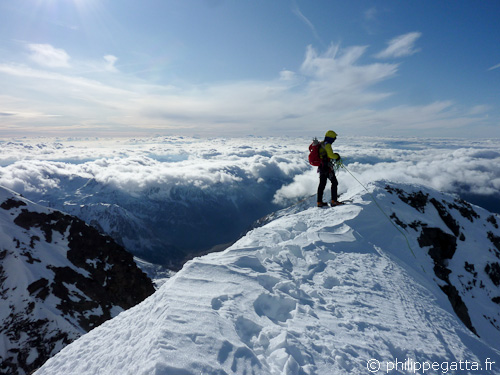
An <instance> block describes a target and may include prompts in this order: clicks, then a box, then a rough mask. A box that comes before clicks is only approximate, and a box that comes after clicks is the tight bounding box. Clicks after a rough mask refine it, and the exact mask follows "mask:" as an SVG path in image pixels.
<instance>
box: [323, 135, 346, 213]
mask: <svg viewBox="0 0 500 375" xmlns="http://www.w3.org/2000/svg"><path fill="white" fill-rule="evenodd" d="M336 139H337V133H335V132H334V131H333V130H328V131H327V132H326V134H325V139H324V140H323V141H322V142H320V147H319V157H320V158H321V164H320V165H319V166H318V173H319V185H318V207H326V206H328V204H327V203H325V202H323V192H324V191H325V187H326V182H327V180H330V182H331V183H332V187H331V193H332V195H331V206H332V207H334V206H338V205H340V204H343V203H342V202H339V201H338V200H337V199H338V197H337V186H338V184H339V183H338V181H337V177H335V170H334V163H335V162H336V161H338V162H340V160H341V159H340V155H339V154H337V153H336V152H333V150H332V143H333V142H335V140H336Z"/></svg>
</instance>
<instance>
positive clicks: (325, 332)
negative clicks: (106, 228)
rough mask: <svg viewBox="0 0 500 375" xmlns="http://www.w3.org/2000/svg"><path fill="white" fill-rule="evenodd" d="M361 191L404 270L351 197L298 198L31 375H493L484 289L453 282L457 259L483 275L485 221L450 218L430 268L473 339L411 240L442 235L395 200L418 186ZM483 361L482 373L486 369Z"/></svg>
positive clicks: (424, 216)
mask: <svg viewBox="0 0 500 375" xmlns="http://www.w3.org/2000/svg"><path fill="white" fill-rule="evenodd" d="M369 189H370V191H371V194H372V196H374V197H376V199H377V200H378V202H379V203H380V207H381V208H382V209H383V210H384V211H386V212H387V213H389V214H391V213H394V214H395V216H393V219H394V220H396V218H397V219H398V223H399V225H401V227H402V230H404V231H405V233H406V235H407V237H408V238H409V242H410V245H411V247H412V248H413V249H414V250H415V253H416V258H415V257H414V256H413V255H412V254H411V252H410V251H409V249H408V247H407V245H406V242H405V239H404V237H403V236H402V235H401V233H399V232H398V231H397V230H396V229H395V228H394V227H393V226H392V223H390V222H388V221H387V219H386V218H384V217H383V215H381V213H380V211H379V209H378V208H377V206H376V205H375V204H373V201H372V198H371V197H372V196H370V195H369V194H368V193H367V192H365V191H363V190H362V189H361V188H360V189H357V190H356V189H351V190H350V191H349V192H347V194H346V195H345V196H344V199H350V200H351V203H350V204H347V205H345V206H339V207H336V208H334V209H318V208H316V207H314V199H309V200H306V201H303V202H301V203H299V204H297V205H295V206H293V207H291V208H289V209H287V210H284V211H281V212H279V213H276V214H275V215H273V220H272V221H269V222H268V223H267V224H265V225H263V226H261V227H258V228H255V229H254V230H252V231H251V232H249V233H248V234H247V235H246V236H245V237H243V238H242V239H240V240H239V241H237V242H236V243H235V244H234V245H233V246H231V247H230V248H229V249H227V250H225V251H224V252H222V253H213V254H209V255H207V256H204V257H201V258H196V259H194V260H192V261H190V262H188V263H186V265H185V266H184V268H183V269H182V270H181V271H180V272H178V273H177V274H176V275H175V276H174V277H172V278H171V279H170V280H169V281H167V282H166V283H165V284H164V285H163V286H162V287H161V288H160V289H159V290H158V291H157V292H156V293H155V294H154V295H153V296H151V297H149V298H148V299H146V300H145V301H144V302H143V303H141V304H139V305H137V306H136V307H134V308H132V309H130V310H128V311H126V312H123V313H121V314H120V315H119V316H118V317H116V318H114V319H112V320H111V321H108V322H106V323H105V324H103V325H101V326H100V327H98V328H96V329H94V330H93V331H91V332H90V333H88V334H86V335H84V336H83V337H81V338H80V339H79V340H77V341H75V342H74V343H72V344H71V345H69V346H68V347H66V348H65V349H64V350H62V351H61V352H60V353H59V354H58V355H56V356H55V357H54V358H52V359H50V360H49V361H48V362H47V363H46V364H45V365H44V366H43V367H42V368H41V369H40V370H38V371H37V372H36V375H49V374H50V375H52V374H67V375H70V374H79V375H87V374H88V375H90V374H107V375H114V374H116V375H118V374H120V375H122V374H143V375H146V374H147V375H151V374H155V375H171V374H175V375H195V374H204V375H222V374H241V375H243V374H247V375H249V374H255V375H257V374H258V375H266V374H270V375H271V374H272V375H275V374H276V375H278V374H279V375H303V374H307V375H313V374H317V375H322V374H346V373H349V374H366V373H367V371H368V370H369V369H367V365H368V366H369V365H370V364H372V365H373V364H374V363H375V364H377V363H378V364H379V365H380V371H384V370H385V369H387V368H388V364H389V363H394V362H395V361H400V362H401V363H402V362H404V361H407V360H409V361H413V362H412V363H416V362H418V363H438V364H443V363H448V364H450V363H455V365H456V364H457V363H459V361H467V363H469V364H471V363H474V364H476V365H477V370H479V366H480V370H481V372H479V371H478V373H481V374H499V373H500V345H499V344H498V343H499V342H500V339H499V331H498V330H496V329H492V326H491V323H490V321H491V320H492V319H496V317H497V316H498V313H499V309H498V305H497V304H495V302H494V301H493V300H494V298H493V300H492V298H491V297H493V295H494V293H496V295H497V296H498V295H500V293H499V291H498V286H496V285H495V282H494V279H492V278H491V277H489V276H488V275H489V273H488V272H485V273H484V275H482V274H481V275H480V274H479V273H478V274H477V275H476V279H477V280H479V279H480V281H476V282H477V283H482V284H483V286H484V287H482V288H481V287H480V285H479V284H478V285H477V287H474V286H472V287H470V289H469V290H467V288H464V287H463V288H460V287H459V286H458V284H457V282H460V280H462V282H463V280H464V277H463V272H462V268H463V261H464V259H466V258H467V256H468V255H467V254H469V253H471V252H472V255H470V256H471V257H473V258H476V259H478V258H480V259H479V260H480V262H482V263H480V264H481V265H482V266H484V264H490V265H491V264H494V260H493V259H494V258H495V257H496V254H495V253H494V252H493V251H492V250H493V249H492V248H493V247H494V241H493V240H490V239H488V238H487V237H486V236H485V235H484V234H485V231H486V232H488V233H492V236H498V234H499V233H498V228H495V225H494V223H493V222H492V221H493V219H489V220H488V218H490V217H493V218H495V217H494V216H491V214H489V213H487V212H486V211H484V210H482V211H480V210H479V209H478V208H475V209H476V210H477V211H476V212H478V218H476V219H474V220H475V222H470V221H469V220H468V219H463V218H460V217H455V218H454V219H455V220H456V223H457V225H458V227H459V232H460V231H462V229H463V232H465V233H466V236H467V239H464V240H463V241H462V242H463V243H459V244H458V245H457V249H456V251H455V253H454V254H453V256H452V258H451V259H448V258H447V261H446V262H445V261H444V260H443V262H442V264H441V266H442V267H444V268H446V269H447V270H448V271H449V272H448V271H446V272H447V273H448V281H449V284H450V285H456V286H455V287H456V289H457V292H458V293H459V294H460V295H461V296H462V299H463V301H465V305H466V306H467V307H468V314H469V316H470V318H471V322H472V325H473V327H474V328H475V330H476V333H473V332H472V331H471V330H470V329H469V328H467V327H466V325H465V324H464V323H463V322H462V321H461V320H460V319H459V318H458V317H457V315H456V313H455V311H454V309H453V307H452V304H450V299H449V298H448V296H447V295H446V294H445V293H444V292H443V288H442V286H443V285H444V284H443V283H444V280H443V279H440V278H438V277H436V274H435V270H436V261H435V259H433V257H431V256H430V255H429V252H431V251H430V249H429V247H430V246H428V245H427V244H425V243H424V244H422V246H420V245H419V241H418V239H419V238H420V237H421V236H422V233H423V231H424V230H423V229H425V228H431V227H436V228H440V230H442V231H443V232H445V233H447V234H449V233H450V232H451V231H450V229H449V228H448V226H447V224H445V223H444V221H443V220H442V218H441V216H440V214H439V212H438V210H437V209H435V208H432V207H434V206H431V205H429V204H428V203H427V202H425V203H422V204H423V206H418V205H417V207H419V210H420V211H419V210H417V209H416V208H415V207H413V206H412V205H411V204H408V202H405V201H404V199H406V198H408V197H413V195H412V194H414V193H415V194H417V191H422V189H424V188H422V187H415V186H408V185H401V184H399V185H393V184H391V188H390V189H388V188H387V183H385V182H379V183H376V184H373V185H370V187H369ZM396 189H398V190H396ZM399 191H402V192H405V193H406V194H407V195H404V194H401V195H400V196H401V197H403V198H404V199H401V198H400V196H399V195H398V194H396V193H395V192H399ZM425 194H429V195H430V196H432V197H434V198H435V199H436V200H437V201H441V202H442V201H443V199H444V200H446V199H447V200H451V201H453V197H450V196H445V195H442V194H441V193H438V192H436V191H433V190H430V189H426V190H425V193H424V195H425ZM417 195H418V194H417ZM409 202H410V203H413V201H411V200H410V201H409ZM422 210H423V212H422ZM450 210H451V211H453V210H455V209H450ZM416 212H417V213H416ZM418 213H419V214H418ZM453 213H454V214H456V212H454V211H453ZM419 215H420V216H419ZM478 221H479V222H478ZM405 222H408V223H411V224H412V227H409V226H408V225H407V224H405ZM402 224H404V225H407V227H406V228H405V227H404V226H403V225H402ZM417 224H418V225H417ZM413 227H415V229H414V228H413ZM483 227H484V228H483ZM464 228H465V229H464ZM483 237H484V238H483ZM492 238H496V237H492ZM459 241H460V240H459ZM466 241H471V242H466ZM470 244H474V248H473V249H470V248H469V249H467V246H468V245H470ZM466 245H467V246H466ZM478 254H480V255H479V256H478ZM456 257H458V258H456ZM455 263H456V264H455ZM491 267H492V266H490V268H491ZM469 269H471V268H470V266H469ZM440 270H442V269H440ZM477 270H479V268H476V271H477ZM465 272H466V271H465ZM469 274H470V272H469ZM483 276H484V277H483ZM467 285H469V284H468V283H465V284H464V286H467ZM464 291H465V292H470V293H471V294H470V295H467V294H464ZM472 293H475V294H474V297H472ZM470 300H473V301H474V303H472V304H471V303H469V302H470ZM495 307H496V308H495ZM481 314H483V315H486V314H488V315H489V320H488V319H486V318H484V317H481ZM478 335H479V336H478ZM487 361H490V362H487ZM492 362H496V363H497V364H498V365H497V367H496V368H495V367H494V365H493V366H491V365H490V366H487V364H488V363H490V364H491V363H492ZM384 366H385V367H384ZM372 369H373V368H372ZM467 370H470V371H469V372H467V371H465V370H464V371H463V373H473V372H471V371H473V370H474V369H472V368H468V369H467ZM384 372H385V371H384ZM441 373H444V372H443V371H442V372H441Z"/></svg>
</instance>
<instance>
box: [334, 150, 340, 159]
mask: <svg viewBox="0 0 500 375" xmlns="http://www.w3.org/2000/svg"><path fill="white" fill-rule="evenodd" d="M333 156H336V158H335V159H334V160H340V155H339V154H337V153H336V152H335V153H333Z"/></svg>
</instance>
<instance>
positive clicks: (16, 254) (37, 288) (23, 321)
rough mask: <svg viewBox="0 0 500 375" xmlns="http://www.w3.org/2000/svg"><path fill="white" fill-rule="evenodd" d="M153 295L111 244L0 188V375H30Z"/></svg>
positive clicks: (139, 273) (119, 249) (73, 221)
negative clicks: (48, 360)
mask: <svg viewBox="0 0 500 375" xmlns="http://www.w3.org/2000/svg"><path fill="white" fill-rule="evenodd" d="M153 292H154V288H153V285H152V283H151V281H150V280H149V279H148V278H147V276H146V275H145V274H144V273H143V272H142V271H140V270H139V269H138V267H137V266H136V264H135V263H134V261H133V257H132V255H131V254H129V253H127V252H126V251H125V250H124V249H123V248H122V247H120V246H119V245H117V244H116V243H115V242H114V241H113V240H112V239H111V238H110V237H108V236H103V235H101V234H99V233H98V232H97V230H96V229H94V228H92V227H90V226H88V225H86V224H85V223H84V222H83V221H81V220H80V219H78V218H76V217H73V216H69V215H66V214H64V213H62V212H59V211H55V210H52V209H49V208H45V207H42V206H39V205H37V204H35V203H33V202H30V201H29V200H27V199H25V198H23V197H21V196H20V195H18V194H16V193H14V192H12V191H10V190H8V189H5V188H3V187H0V374H8V375H14V374H19V375H24V374H29V373H31V372H32V371H33V370H35V369H37V368H38V367H40V366H41V365H42V364H43V363H44V362H45V361H46V360H47V359H48V358H50V357H51V356H53V355H54V354H55V353H57V352H58V351H59V350H61V349H62V348H63V347H64V346H66V345H67V344H69V343H70V342H71V341H73V340H75V339H76V338H78V337H80V336H81V335H82V334H84V333H86V332H88V331H89V330H90V329H92V328H94V327H96V326H98V325H99V324H101V323H102V322H104V321H106V320H108V319H111V318H112V317H115V316H116V315H118V314H119V313H120V312H121V311H123V310H124V309H127V308H130V307H131V306H134V305H136V304H137V303H139V302H141V301H142V300H144V299H145V298H146V297H147V296H149V295H151V294H152V293H153Z"/></svg>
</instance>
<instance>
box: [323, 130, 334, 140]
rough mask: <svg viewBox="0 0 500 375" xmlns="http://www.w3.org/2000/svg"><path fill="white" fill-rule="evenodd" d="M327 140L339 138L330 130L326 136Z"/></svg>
mask: <svg viewBox="0 0 500 375" xmlns="http://www.w3.org/2000/svg"><path fill="white" fill-rule="evenodd" d="M325 138H337V133H335V132H334V131H333V130H328V131H327V132H326V134H325Z"/></svg>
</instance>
